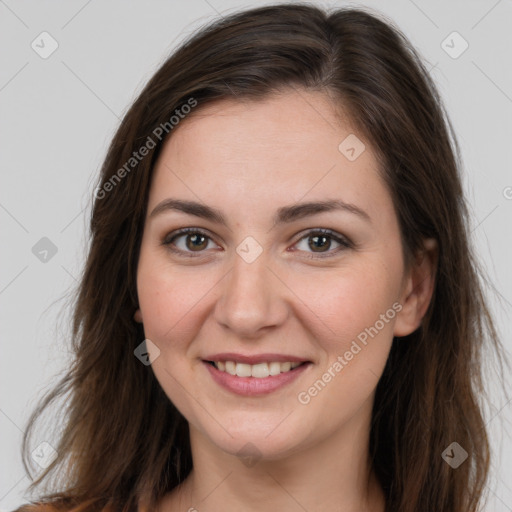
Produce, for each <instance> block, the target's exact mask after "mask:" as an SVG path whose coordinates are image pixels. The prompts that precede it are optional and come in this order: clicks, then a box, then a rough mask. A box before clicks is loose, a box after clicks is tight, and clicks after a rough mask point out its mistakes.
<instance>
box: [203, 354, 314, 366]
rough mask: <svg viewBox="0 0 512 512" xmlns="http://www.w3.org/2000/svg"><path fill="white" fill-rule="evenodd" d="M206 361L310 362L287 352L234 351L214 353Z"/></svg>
mask: <svg viewBox="0 0 512 512" xmlns="http://www.w3.org/2000/svg"><path fill="white" fill-rule="evenodd" d="M203 360H204V361H214V362H215V361H234V362H235V363H245V364H258V363H272V362H279V363H286V362H288V361H289V362H291V363H303V362H309V360H308V359H305V358H303V357H297V356H291V355H286V354H254V355H243V354H236V353H234V352H223V353H222V354H212V355H209V356H206V357H204V358H203Z"/></svg>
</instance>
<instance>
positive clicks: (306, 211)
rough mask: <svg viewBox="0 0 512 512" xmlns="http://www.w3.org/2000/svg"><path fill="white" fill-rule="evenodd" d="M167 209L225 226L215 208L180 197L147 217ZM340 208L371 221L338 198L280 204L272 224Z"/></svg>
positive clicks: (156, 208) (162, 204)
mask: <svg viewBox="0 0 512 512" xmlns="http://www.w3.org/2000/svg"><path fill="white" fill-rule="evenodd" d="M169 210H174V211H180V212H183V213H188V214H189V215H195V216H196V217H201V218H202V219H206V220H209V221H211V222H214V223H216V224H221V225H223V226H227V221H226V218H225V217H224V215H223V213H222V212H221V211H220V210H218V209H217V208H212V207H211V206H206V205H204V204H201V203H198V202H196V201H186V200H182V199H173V198H169V199H165V200H164V201H162V202H161V203H159V204H158V205H157V206H156V207H155V208H154V209H153V211H152V212H151V213H150V215H149V217H150V218H153V217H155V216H156V215H159V214H161V213H164V212H167V211H169ZM340 210H341V211H345V212H348V213H352V214H354V215H357V216H358V217H360V218H361V219H363V220H365V221H367V222H370V223H371V218H370V216H369V215H368V214H367V213H366V212H365V211H364V210H361V208H359V207H357V206H356V205H354V204H349V203H345V202H344V201H341V200H340V199H336V200H327V201H315V202H308V203H299V204H293V205H290V206H282V207H281V208H279V209H278V210H277V212H276V214H275V216H274V219H273V222H274V225H279V224H287V223H290V222H294V221H296V220H299V219H302V218H304V217H308V216H310V215H316V214H319V213H323V212H330V211H340Z"/></svg>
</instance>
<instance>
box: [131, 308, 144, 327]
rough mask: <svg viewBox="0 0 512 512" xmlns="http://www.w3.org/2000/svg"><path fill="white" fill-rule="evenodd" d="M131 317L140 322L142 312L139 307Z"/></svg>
mask: <svg viewBox="0 0 512 512" xmlns="http://www.w3.org/2000/svg"><path fill="white" fill-rule="evenodd" d="M133 319H134V320H135V321H136V322H138V323H139V324H141V323H142V313H141V311H140V309H137V310H136V311H135V313H134V315H133Z"/></svg>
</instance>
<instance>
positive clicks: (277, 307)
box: [214, 252, 289, 339]
mask: <svg viewBox="0 0 512 512" xmlns="http://www.w3.org/2000/svg"><path fill="white" fill-rule="evenodd" d="M269 263H270V262H269V260H268V258H267V257H266V255H265V252H263V253H262V254H261V255H260V256H259V257H258V258H257V259H256V260H255V261H253V262H251V263H248V262H247V261H245V260H244V259H243V258H241V257H240V256H239V255H238V254H237V255H235V257H234V264H233V267H232V269H231V271H230V272H228V274H227V275H226V276H225V277H224V279H223V280H222V284H220V283H219V284H220V285H221V295H220V297H219V299H218V300H217V303H216V305H215V310H214V316H215V319H216V321H217V322H218V323H219V324H220V325H222V326H223V327H224V328H225V329H228V330H230V331H231V332H232V333H233V335H234V336H236V337H237V338H246V339H255V338H258V337H259V336H261V335H262V334H263V333H266V332H267V331H268V330H269V329H271V328H277V327H278V326H279V325H281V324H282V323H283V322H284V321H285V320H286V318H287V315H288V313H289V308H288V307H287V300H286V290H287V288H286V286H285V284H284V283H283V282H282V281H281V280H280V279H279V276H278V275H277V273H276V272H275V271H273V270H272V269H271V268H270V265H269Z"/></svg>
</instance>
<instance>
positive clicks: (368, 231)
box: [18, 5, 498, 512]
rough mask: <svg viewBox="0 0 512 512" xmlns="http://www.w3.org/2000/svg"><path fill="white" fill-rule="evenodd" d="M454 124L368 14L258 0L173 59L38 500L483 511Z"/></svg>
mask: <svg viewBox="0 0 512 512" xmlns="http://www.w3.org/2000/svg"><path fill="white" fill-rule="evenodd" d="M449 128H450V124H449V121H448V119H447V117H446V115H445V113H444V109H443V106H442V103H441V101H440V98H439V96H438V93H437V92H436V89H435V86H434V84H433V83H432V81H431V79H430V77H429V74H428V72H427V71H426V70H425V67H424V66H423V64H422V62H421V59H420V58H419V56H418V55H417V53H416V52H415V50H414V49H413V48H412V47H411V46H410V44H409V43H408V41H407V40H406V39H405V37H404V36H403V35H402V34H401V33H400V32H399V31H398V30H397V29H396V28H394V27H393V26H392V24H391V23H390V22H387V21H384V20H383V19H380V18H379V17H377V16H375V15H372V14H369V13H367V12H365V11H363V10H358V9H341V10H338V11H334V12H332V13H330V14H328V13H325V12H323V11H322V10H321V9H319V8H316V7H313V6H307V5H280V6H272V7H262V8H257V9H252V10H249V11H245V12H241V13H238V14H234V15H232V16H229V17H226V18H223V19H222V20H219V21H218V22H216V23H215V24H213V25H210V26H208V27H205V28H204V29H202V30H201V31H200V32H198V33H197V34H196V35H195V36H193V37H192V38H190V39H189V40H188V41H187V42H185V43H184V44H183V45H182V46H181V47H180V48H179V49H178V50H177V51H176V52H175V53H174V54H173V55H172V56H171V57H170V58H169V59H168V60H167V61H166V62H165V63H164V64H163V66H162V67H161V68H160V69H159V70H158V72H157V73H156V74H155V75H154V76H153V78H152V79H151V80H150V82H149V83H148V84H147V86H146V87H145V89H144V90H143V91H142V93H141V94H140V96H139V98H138V99H137V100H136V101H135V103H134V105H133V106H132V107H131V109H130V110H129V112H128V113H127V114H126V116H125V117H124V119H123V121H122V123H121V126H120V128H119V130H118V132H117V134H116V135H115V137H114V139H113V141H112V144H111V146H110V149H109V152H108V155H107V158H106V160H105V163H104V166H103V169H102V174H101V183H100V185H99V186H98V188H97V190H96V191H95V202H94V208H93V214H92V219H91V232H92V238H91V246H90V252H89V256H88V259H87V263H86V269H85V273H84V275H83V278H82V281H81V285H80V293H79V297H78V300H77V304H76V309H75V317H74V335H75V350H76V358H75V363H74V365H73V367H72V368H71V369H70V371H69V373H68V375H67V377H66V378H65V379H64V380H63V381H62V382H61V383H60V384H59V385H58V387H57V388H56V389H55V391H54V392H53V393H52V394H51V395H50V396H49V397H48V398H47V399H46V401H45V402H44V403H43V404H42V405H41V407H40V408H39V410H38V411H36V413H35V414H34V416H33V418H31V423H30V426H32V425H33V423H34V421H35V419H36V417H37V415H38V414H39V413H40V412H41V411H42V410H43V409H45V408H46V407H47V406H48V405H50V404H51V403H52V402H53V401H54V400H55V399H56V398H57V397H59V396H65V395H66V394H67V393H69V398H68V410H67V420H66V425H65V429H64V431H63V433H62V437H61V441H60V445H59V446H57V447H56V452H57V454H58V455H57V456H56V458H55V460H54V461H53V463H52V464H51V465H50V466H49V467H48V469H47V470H45V471H44V473H43V474H42V475H41V477H40V478H38V479H37V480H36V481H35V482H34V485H37V484H38V483H39V482H41V481H43V480H44V479H45V478H46V477H49V476H50V475H52V474H53V473H55V472H57V471H60V472H61V473H60V475H61V476H62V480H60V485H61V487H60V490H59V492H55V493H53V494H51V495H47V496H45V497H44V499H41V500H40V503H47V504H48V505H47V506H48V507H49V508H48V509H49V510H74V511H78V510H80V511H82V510H83V511H88V510H116V511H117V510H126V511H128V510H148V511H149V510H158V511H161V512H166V511H174V510H199V511H201V510H208V511H217V510H244V511H252V510H262V509H269V510H283V511H284V510H286V511H288V510H290V511H291V510H308V511H314V510H344V511H362V510H365V511H372V512H373V511H375V512H377V511H379V512H381V511H393V512H413V511H415V512H418V511H432V510H435V511H438V512H440V511H446V512H448V511H450V512H462V511H464V512H468V511H473V512H474V511H476V510H478V509H479V504H481V495H482V491H483V488H484V486H485V482H486V478H487V472H488V467H489V454H488V441H487V436H486V431H485V426H484V422H483V419H482V413H481V410H480V408H479V405H478V394H479V393H480V392H481V391H482V382H481V365H480V354H481V351H482V348H483V347H486V349H487V348H488V344H489V345H490V346H493V347H496V346H498V341H497V340H496V333H495V330H494V327H493V323H492V319H491V317H490V315H489V313H488V309H487V307H486V303H485V300H484V298H483V295H482V292H481V286H480V281H479V277H478V272H477V267H476V264H475V261H474V258H473V256H472V253H471V250H470V248H469V246H468V230H467V212H466V207H465V202H464V198H463V194H462V189H461V183H460V175H459V160H458V156H457V155H458V150H457V146H456V142H455V140H454V139H453V137H451V135H450V129H449ZM320 253H321V254H320ZM25 449H26V450H27V451H28V449H27V448H26V447H25ZM27 458H28V457H27ZM36 508H37V507H36ZM39 508H40V509H41V510H44V507H43V505H41V504H39ZM18 510H19V511H25V510H32V508H31V507H30V506H26V507H21V508H20V509H18Z"/></svg>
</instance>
